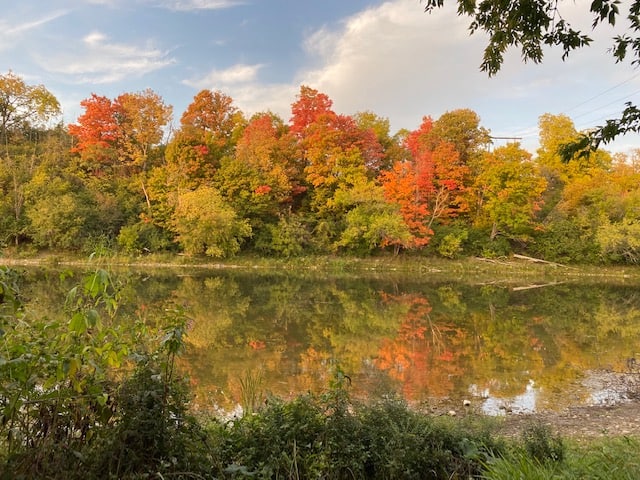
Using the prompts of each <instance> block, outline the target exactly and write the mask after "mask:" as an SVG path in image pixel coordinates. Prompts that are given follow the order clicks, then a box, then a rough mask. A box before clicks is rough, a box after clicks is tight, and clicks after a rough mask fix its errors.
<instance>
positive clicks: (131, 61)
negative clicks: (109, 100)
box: [39, 31, 175, 83]
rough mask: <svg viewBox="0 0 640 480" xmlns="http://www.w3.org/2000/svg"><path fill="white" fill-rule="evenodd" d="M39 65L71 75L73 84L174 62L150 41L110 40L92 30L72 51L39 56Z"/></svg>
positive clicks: (104, 80) (116, 78)
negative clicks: (140, 43)
mask: <svg viewBox="0 0 640 480" xmlns="http://www.w3.org/2000/svg"><path fill="white" fill-rule="evenodd" d="M39 63H40V66H41V67H42V68H43V69H45V70H47V71H51V72H55V73H61V74H64V75H68V76H70V77H72V78H71V79H70V81H71V82H74V83H113V82H117V81H120V80H124V79H126V78H130V77H140V76H143V75H145V74H147V73H150V72H153V71H155V70H158V69H161V68H164V67H167V66H169V65H172V64H174V63H175V60H174V59H173V58H171V57H169V55H168V53H167V52H165V51H163V50H160V49H158V48H156V47H154V46H153V45H152V44H151V43H150V42H149V43H148V44H146V45H143V46H138V45H128V44H124V43H114V42H110V40H109V38H108V37H107V36H106V35H104V34H102V33H101V32H98V31H94V32H91V33H90V34H89V35H87V36H85V37H84V38H83V39H82V42H81V43H80V45H76V46H74V48H73V50H68V51H66V52H61V53H59V54H57V55H53V56H49V57H47V58H46V59H45V58H39Z"/></svg>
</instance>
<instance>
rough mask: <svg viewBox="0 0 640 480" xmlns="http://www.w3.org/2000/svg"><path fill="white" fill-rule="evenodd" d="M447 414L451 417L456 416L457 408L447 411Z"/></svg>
mask: <svg viewBox="0 0 640 480" xmlns="http://www.w3.org/2000/svg"><path fill="white" fill-rule="evenodd" d="M447 415H449V416H450V417H455V416H456V411H455V410H449V411H448V412H447Z"/></svg>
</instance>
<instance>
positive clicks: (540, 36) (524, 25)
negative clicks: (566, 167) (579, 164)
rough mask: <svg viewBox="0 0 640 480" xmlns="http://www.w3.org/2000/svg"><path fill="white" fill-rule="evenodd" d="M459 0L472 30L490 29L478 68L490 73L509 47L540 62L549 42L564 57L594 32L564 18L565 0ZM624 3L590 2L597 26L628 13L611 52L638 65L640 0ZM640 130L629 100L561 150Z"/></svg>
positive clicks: (429, 1) (435, 1)
mask: <svg viewBox="0 0 640 480" xmlns="http://www.w3.org/2000/svg"><path fill="white" fill-rule="evenodd" d="M444 2H445V0H424V3H425V11H427V12H433V11H434V10H435V9H437V8H440V7H442V6H443V5H444ZM456 3H457V5H458V15H459V16H466V17H470V18H471V23H470V24H469V31H470V32H471V33H472V34H473V33H476V32H484V33H486V34H487V35H488V42H487V46H486V47H485V49H484V55H483V58H482V62H481V64H480V69H481V70H482V71H484V72H487V73H488V74H489V76H493V75H495V74H497V73H498V72H499V71H500V69H501V68H502V64H503V62H504V55H505V53H506V52H507V50H508V49H510V48H517V49H519V50H520V53H521V56H522V59H523V61H525V62H528V61H532V62H534V63H540V62H542V61H543V58H544V52H545V48H546V47H548V46H551V47H556V48H559V49H561V50H562V59H563V60H566V59H567V58H568V56H569V55H570V54H571V52H573V51H574V50H578V49H580V48H583V47H587V46H589V45H591V44H592V43H593V39H592V38H591V37H590V36H588V35H587V34H585V33H584V32H583V31H582V30H579V29H575V28H574V27H572V26H571V24H570V23H569V22H568V21H566V20H565V19H564V18H563V16H562V12H561V3H560V2H558V1H557V0H541V1H535V2H532V1H530V0H515V1H511V2H504V1H502V0H481V1H479V2H476V1H468V0H456ZM620 7H621V2H620V1H619V0H592V2H591V3H590V4H589V7H588V13H589V15H590V16H591V19H592V23H591V25H592V27H593V28H594V29H595V28H596V27H598V26H600V25H602V24H605V25H610V26H612V27H613V26H618V27H619V26H620V23H622V22H621V21H620V20H622V18H621V17H624V20H626V22H625V23H624V25H623V27H622V29H623V31H624V33H621V34H619V35H616V36H615V37H613V39H612V44H611V46H610V48H609V53H610V54H611V56H612V57H613V60H615V61H616V62H624V61H628V62H629V63H630V64H631V65H632V66H637V65H639V64H640V0H633V1H632V2H630V3H629V4H628V6H625V9H622V11H621V8H620ZM585 8H586V4H585ZM627 8H628V10H627ZM624 20H623V21H624ZM638 131H640V109H639V108H638V107H637V106H636V105H634V104H633V103H631V102H628V103H626V108H625V109H624V111H623V113H622V115H621V116H620V117H619V118H614V119H610V120H607V121H606V122H605V124H604V125H600V126H598V127H596V128H594V129H593V130H591V131H590V132H588V133H586V134H583V135H582V136H581V137H580V139H579V140H577V141H574V142H571V143H569V144H567V145H566V146H565V147H564V149H563V155H564V156H565V158H571V157H572V156H573V155H574V154H575V153H577V152H581V153H582V154H583V155H588V153H589V152H590V151H594V150H596V149H597V148H598V147H599V146H600V145H601V144H606V143H609V142H610V141H612V140H613V139H615V138H617V137H618V136H620V135H624V134H625V133H627V132H638Z"/></svg>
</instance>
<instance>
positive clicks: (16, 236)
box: [0, 72, 640, 263]
mask: <svg viewBox="0 0 640 480" xmlns="http://www.w3.org/2000/svg"><path fill="white" fill-rule="evenodd" d="M81 107H82V109H83V113H82V114H81V115H80V116H79V117H78V118H77V120H76V122H75V123H73V124H69V125H63V124H57V125H53V126H52V125H51V120H52V119H55V118H56V116H57V115H59V113H60V105H59V103H58V101H57V99H56V98H55V96H53V95H52V94H51V93H50V92H49V91H48V90H47V89H46V88H45V87H44V86H42V85H37V86H32V85H27V84H26V83H25V82H24V80H22V79H21V78H20V77H18V76H16V75H15V74H13V73H12V72H9V73H8V74H6V75H2V76H0V139H1V140H2V147H1V148H2V150H3V151H2V161H1V162H0V189H2V196H1V198H0V244H1V245H2V247H4V248H5V249H16V248H18V249H34V250H43V249H51V250H64V251H75V252H81V253H90V252H93V251H96V250H97V249H105V248H107V249H110V250H111V251H118V252H121V253H124V254H127V255H137V254H143V253H152V252H184V253H186V254H188V255H206V256H209V257H216V258H226V257H231V256H233V255H236V254H238V253H240V252H252V253H255V254H260V255H265V256H279V257H293V256H299V255H306V254H335V253H338V254H346V255H377V254H382V253H385V252H388V253H390V254H396V255H397V254H399V253H401V252H402V253H405V252H413V253H414V254H424V255H439V256H443V257H448V258H455V257H458V256H465V255H474V256H477V255H480V256H485V257H500V256H507V255H509V254H511V253H523V254H527V255H533V256H537V257H540V258H543V259H546V260H549V261H555V262H570V263H600V262H604V263H637V262H638V261H639V260H640V221H639V218H640V152H633V153H631V154H616V155H611V154H610V153H608V152H606V151H602V150H598V151H595V152H589V154H588V155H585V152H581V151H576V152H574V154H573V156H572V157H570V158H567V156H566V152H564V153H561V152H562V151H563V146H564V145H566V144H570V143H571V142H574V141H575V140H576V139H578V138H579V137H580V133H579V132H578V131H576V129H575V126H574V124H573V122H572V120H571V119H570V118H569V117H567V116H565V115H552V114H545V115H543V116H541V117H540V119H539V129H540V147H539V148H538V150H537V151H536V152H535V154H532V153H530V152H528V151H526V150H525V149H523V148H522V146H521V145H520V144H518V143H509V144H506V145H503V146H494V145H493V144H492V139H491V136H490V132H489V130H488V129H487V128H485V127H483V126H482V125H481V123H480V118H479V116H478V115H477V114H476V113H475V112H473V111H472V110H469V109H458V110H452V111H449V112H446V113H444V114H443V115H441V116H440V117H439V118H437V119H433V118H431V117H429V116H425V117H424V118H423V121H422V123H421V124H420V125H419V126H418V128H417V129H415V130H413V131H408V130H400V131H398V132H396V133H394V134H392V133H391V132H390V124H389V121H388V119H386V118H383V117H380V116H378V115H376V114H375V113H373V112H370V111H365V112H359V113H356V114H354V115H344V114H340V113H337V112H335V111H334V110H333V104H332V101H331V99H330V98H329V97H328V96H327V95H326V94H324V93H321V92H319V91H317V90H315V89H313V88H310V87H308V86H302V87H301V88H300V91H299V93H298V95H297V97H296V98H295V100H294V102H293V103H292V105H291V117H290V119H289V121H285V120H283V119H282V118H280V117H279V116H278V115H275V114H273V113H271V112H263V113H258V114H255V115H253V116H251V117H250V118H247V117H246V116H245V115H244V114H243V112H242V111H240V110H239V109H238V108H237V107H236V106H235V105H234V102H233V99H232V98H231V97H230V96H228V95H226V94H225V93H223V92H220V91H211V90H202V91H201V92H199V93H198V94H197V95H195V97H194V98H193V101H192V102H191V103H190V104H189V105H188V107H187V108H186V110H185V111H184V112H183V113H182V115H181V117H180V120H179V125H177V127H175V128H173V127H172V115H173V111H172V110H173V109H172V107H171V106H170V105H167V104H165V102H164V100H163V99H162V97H161V96H159V95H158V94H157V93H155V92H154V91H152V90H150V89H148V90H145V91H142V92H135V93H124V94H122V95H120V96H118V97H117V98H114V99H110V98H107V97H105V96H100V95H97V94H92V95H91V96H90V97H89V98H87V99H85V100H83V101H82V102H81Z"/></svg>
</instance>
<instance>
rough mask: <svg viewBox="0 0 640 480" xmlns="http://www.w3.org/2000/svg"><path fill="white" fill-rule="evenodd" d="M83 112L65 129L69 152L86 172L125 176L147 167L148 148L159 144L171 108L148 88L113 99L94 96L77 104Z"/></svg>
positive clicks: (168, 119)
mask: <svg viewBox="0 0 640 480" xmlns="http://www.w3.org/2000/svg"><path fill="white" fill-rule="evenodd" d="M80 105H81V106H82V107H83V108H84V113H83V114H82V115H80V116H79V117H78V120H77V123H75V124H71V125H69V126H68V130H69V133H70V134H71V135H72V136H73V137H74V138H75V139H76V144H75V145H74V147H73V148H72V151H73V152H77V153H79V154H80V156H81V159H82V162H84V163H85V164H86V165H87V166H88V167H89V169H90V170H94V171H100V170H102V169H104V168H105V167H106V168H108V169H111V170H115V171H119V172H120V175H123V176H126V175H129V174H131V173H139V172H140V171H143V170H145V169H146V167H147V162H148V157H149V152H150V149H151V148H152V147H154V146H157V145H159V144H160V142H161V140H162V137H163V128H164V127H166V126H167V125H168V123H169V121H170V120H171V107H169V106H166V105H165V104H164V102H163V100H162V98H161V97H160V96H159V95H158V94H157V93H155V92H153V91H152V90H150V89H147V90H145V91H143V92H139V93H124V94H122V95H120V96H118V97H117V98H116V99H115V100H110V99H109V98H107V97H104V96H100V95H96V94H95V93H94V94H92V95H91V97H90V98H87V99H85V100H83V101H81V102H80Z"/></svg>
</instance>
